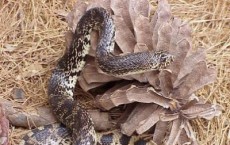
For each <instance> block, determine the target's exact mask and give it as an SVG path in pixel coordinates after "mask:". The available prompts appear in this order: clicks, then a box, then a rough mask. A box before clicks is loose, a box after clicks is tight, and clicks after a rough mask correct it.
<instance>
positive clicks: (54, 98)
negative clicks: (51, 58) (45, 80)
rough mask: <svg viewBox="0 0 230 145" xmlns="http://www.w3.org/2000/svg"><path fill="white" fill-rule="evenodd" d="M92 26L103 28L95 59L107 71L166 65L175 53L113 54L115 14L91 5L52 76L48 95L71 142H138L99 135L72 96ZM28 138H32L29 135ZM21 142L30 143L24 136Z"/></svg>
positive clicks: (88, 144) (124, 71) (117, 72)
mask: <svg viewBox="0 0 230 145" xmlns="http://www.w3.org/2000/svg"><path fill="white" fill-rule="evenodd" d="M93 28H99V30H100V38H99V43H98V45H97V49H96V57H95V58H96V63H97V65H98V66H99V68H100V69H101V70H102V71H103V72H105V73H107V74H110V75H114V76H120V75H129V74H134V73H141V72H145V71H150V70H156V69H161V68H165V67H166V66H167V65H168V64H169V63H170V62H171V61H173V56H172V55H170V54H168V53H164V52H139V53H130V54H126V55H114V54H113V47H114V43H115V42H114V36H115V27H114V23H113V20H112V17H111V15H110V14H109V13H108V12H107V11H106V10H105V9H103V8H92V9H90V10H88V11H86V13H85V14H84V15H83V16H82V18H81V19H80V21H79V23H78V25H77V28H76V31H75V33H74V37H73V40H72V43H71V46H70V48H69V50H68V51H67V52H66V53H65V54H64V56H63V57H62V58H61V59H60V60H59V62H58V64H57V67H56V68H55V69H54V70H53V73H52V76H51V78H50V81H49V86H48V95H49V102H50V105H51V106H52V109H53V113H54V114H55V115H56V117H57V118H58V120H60V121H61V122H62V123H63V124H64V125H65V126H67V127H68V128H69V129H71V130H72V144H74V145H96V144H102V145H112V144H113V145H115V144H116V145H118V144H122V145H125V144H136V145H138V144H137V142H138V140H136V141H134V140H135V139H131V138H129V137H127V136H124V135H120V137H119V138H120V139H118V140H116V141H115V139H114V138H111V136H115V135H113V134H106V135H99V136H100V137H98V136H97V135H96V133H95V130H94V127H93V123H92V120H91V118H90V117H89V114H88V113H87V111H86V110H85V109H84V108H83V107H82V106H81V105H80V104H79V103H78V102H77V101H76V100H74V99H73V92H74V88H75V84H76V83H77V79H78V76H79V74H80V72H81V70H82V69H83V67H84V65H85V56H86V55H87V54H88V51H89V48H90V33H91V31H92V29H93ZM49 127H50V126H49ZM46 128H48V127H46ZM50 129H51V127H50ZM40 130H43V129H40ZM50 132H52V131H50ZM43 134H45V133H43ZM30 137H32V135H30ZM33 137H35V138H36V137H37V139H38V138H39V137H38V136H37V135H36V133H35V134H33ZM26 138H27V140H29V137H28V136H27V137H26ZM122 138H123V139H122ZM124 138H129V139H128V141H127V139H126V141H124ZM34 140H36V139H34ZM131 140H133V141H132V142H133V143H131V142H130V141H131ZM134 142H136V143H134ZM139 142H140V141H139ZM22 144H30V143H29V142H28V141H26V139H25V138H24V141H23V143H22ZM50 144H54V143H50ZM59 144H63V143H59Z"/></svg>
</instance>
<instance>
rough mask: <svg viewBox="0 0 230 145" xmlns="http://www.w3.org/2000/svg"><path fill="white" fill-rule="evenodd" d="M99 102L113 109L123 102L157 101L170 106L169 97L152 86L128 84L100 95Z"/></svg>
mask: <svg viewBox="0 0 230 145" xmlns="http://www.w3.org/2000/svg"><path fill="white" fill-rule="evenodd" d="M98 98H99V99H98V100H97V103H98V104H99V106H101V107H103V108H104V109H107V110H108V109H111V108H113V107H115V106H119V105H122V104H129V103H133V102H141V103H155V104H158V105H160V106H162V107H164V108H169V106H170V104H169V103H170V102H169V99H167V98H164V97H162V96H161V95H160V94H159V93H157V92H156V91H155V90H154V89H153V88H152V87H148V86H141V85H134V84H132V85H130V84H129V85H126V86H122V87H117V86H116V90H115V91H112V92H111V91H108V92H106V93H105V94H103V95H102V96H98Z"/></svg>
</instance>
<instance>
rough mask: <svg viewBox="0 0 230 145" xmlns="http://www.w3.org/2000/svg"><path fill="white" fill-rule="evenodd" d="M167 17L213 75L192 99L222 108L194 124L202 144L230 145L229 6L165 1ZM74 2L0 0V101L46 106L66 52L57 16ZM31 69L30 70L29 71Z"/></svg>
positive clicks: (222, 0)
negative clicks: (179, 25) (187, 29)
mask: <svg viewBox="0 0 230 145" xmlns="http://www.w3.org/2000/svg"><path fill="white" fill-rule="evenodd" d="M169 3H170V4H171V8H172V12H173V14H174V15H175V16H178V17H180V18H182V19H184V20H187V21H188V22H189V24H190V25H191V27H192V28H193V48H194V49H195V48H197V47H200V46H203V47H205V48H206V50H207V59H208V62H209V64H210V65H212V66H213V65H214V66H216V68H217V71H218V78H217V81H216V82H215V83H214V84H211V85H209V86H206V87H204V88H203V89H201V90H200V91H199V92H198V93H197V94H199V95H200V96H202V97H204V98H205V99H206V100H207V101H210V102H212V103H218V104H220V105H222V106H223V107H224V110H225V111H224V112H223V114H222V115H221V116H220V117H218V118H215V119H213V120H211V121H206V120H201V119H197V120H195V121H193V127H194V130H195V131H196V132H197V138H198V140H199V142H200V144H202V145H211V144H212V145H214V144H215V145H226V144H230V122H229V118H230V103H229V102H230V79H229V78H230V36H229V34H230V28H229V26H230V9H229V7H230V1H226V0H216V1H213V0H205V1H200V0H189V1H177V0H170V1H169ZM73 4H74V1H73V0H72V1H70V0H69V1H67V2H65V3H64V2H63V1H62V0H50V1H45V0H41V1H34V0H31V1H29V0H11V1H10V2H8V1H7V0H1V2H0V6H1V9H0V13H1V17H0V19H1V20H0V22H1V23H0V38H1V40H0V42H1V43H0V48H1V49H0V53H1V58H0V61H1V62H0V63H1V65H0V73H1V77H0V96H1V97H3V98H5V99H9V100H12V98H11V96H10V93H11V90H12V88H15V87H19V88H22V89H23V90H24V91H25V94H26V97H27V101H26V102H25V103H24V104H23V106H24V110H25V111H29V110H30V109H31V107H34V106H44V105H47V95H46V91H47V80H48V78H49V76H50V72H51V70H52V69H53V67H54V66H55V63H56V61H57V59H58V58H59V57H60V56H61V55H62V54H63V52H64V50H65V44H64V42H65V38H64V34H65V31H66V30H67V24H66V23H65V22H64V21H62V20H61V19H60V17H58V16H57V15H56V12H60V11H61V12H63V11H67V12H68V11H70V10H71V8H72V6H73ZM31 70H33V71H31ZM26 131H28V130H25V129H20V128H15V127H13V126H12V127H11V133H10V143H11V144H17V141H19V139H20V137H21V135H22V134H24V133H25V132H26Z"/></svg>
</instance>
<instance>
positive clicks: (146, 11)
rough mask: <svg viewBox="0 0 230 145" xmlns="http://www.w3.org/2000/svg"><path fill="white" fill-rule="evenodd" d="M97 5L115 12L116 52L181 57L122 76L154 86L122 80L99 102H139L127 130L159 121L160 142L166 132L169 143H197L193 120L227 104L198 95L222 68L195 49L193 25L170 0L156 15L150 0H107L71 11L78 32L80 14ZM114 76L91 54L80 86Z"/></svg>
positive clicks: (87, 87) (102, 104) (105, 104)
mask: <svg viewBox="0 0 230 145" xmlns="http://www.w3.org/2000/svg"><path fill="white" fill-rule="evenodd" d="M97 6H100V7H104V8H106V9H108V10H110V11H112V12H113V13H114V16H113V19H114V22H115V25H116V37H115V41H116V44H117V48H116V49H117V50H116V51H115V53H117V54H119V55H120V54H124V53H130V52H137V51H146V50H153V51H169V52H170V53H172V54H174V56H175V61H174V62H173V63H172V64H171V65H170V67H169V68H168V70H163V71H157V72H156V71H155V72H148V73H145V74H139V75H132V76H128V77H126V76H124V77H122V78H120V79H125V80H136V81H138V82H141V83H148V84H150V85H141V84H140V83H137V82H136V83H128V84H122V85H121V84H120V83H117V84H116V85H115V86H114V87H112V88H110V89H108V90H107V91H106V92H105V93H104V94H102V95H98V96H97V102H96V103H97V105H99V106H100V107H102V108H103V109H106V110H109V109H111V108H113V107H116V106H119V105H124V104H130V103H133V102H139V104H137V105H136V106H135V108H134V109H133V110H132V111H131V112H130V115H129V116H128V118H127V120H125V121H124V122H122V123H121V129H122V132H123V133H124V134H126V135H132V134H133V133H135V132H137V133H138V134H143V133H145V132H146V131H148V130H149V129H151V128H152V127H153V126H156V130H155V132H154V134H153V141H154V142H155V143H156V144H162V143H163V141H164V140H165V136H167V137H166V138H167V139H166V144H168V145H169V144H184V143H188V142H190V143H191V144H197V141H196V138H195V135H194V133H193V130H192V127H191V125H190V123H189V120H191V119H194V118H197V117H199V118H205V119H209V120H210V119H212V118H213V117H214V116H219V115H220V114H221V110H222V109H221V107H220V106H219V105H216V104H209V103H205V102H204V101H203V100H202V99H200V98H199V97H198V96H196V95H195V94H194V92H195V91H197V90H198V89H200V88H201V87H203V86H204V85H206V84H209V83H212V82H214V81H215V79H216V71H215V69H213V68H208V67H207V64H206V60H205V51H204V49H203V48H199V49H198V50H197V51H195V52H193V51H192V50H191V45H192V43H191V29H190V28H189V26H188V24H187V23H185V22H183V21H182V20H181V19H179V18H177V17H174V16H173V15H172V14H171V10H170V6H169V4H168V2H167V1H166V0H161V1H159V2H158V8H157V10H156V12H155V13H154V15H153V16H151V15H150V13H151V6H150V4H149V2H148V1H147V0H142V1H138V2H137V1H132V0H130V1H122V0H120V1H115V0H114V1H113V0H111V1H103V0H102V1H100V2H99V3H98V2H94V1H92V2H89V3H85V2H83V1H78V2H77V4H76V6H75V8H74V10H73V11H72V12H71V13H70V14H69V15H68V16H67V20H68V23H69V26H70V28H72V29H71V30H72V31H73V32H74V31H75V29H74V28H75V27H76V25H77V22H78V19H79V18H80V17H79V16H81V15H82V14H83V13H84V11H86V10H87V9H89V8H92V7H97ZM67 38H71V37H67ZM92 38H95V40H92V49H93V50H95V48H96V43H95V42H96V41H97V35H96V34H94V36H92ZM67 47H68V45H67ZM92 54H94V53H92ZM92 56H93V55H92ZM110 81H118V78H115V77H111V76H107V75H105V74H103V72H101V71H100V70H99V69H98V68H97V66H96V64H95V61H94V58H93V57H92V58H89V60H88V64H87V66H86V69H84V70H83V72H82V75H81V79H80V81H79V84H80V86H81V87H82V88H83V89H84V90H85V91H88V90H90V89H92V88H95V87H98V86H101V85H104V84H106V83H108V82H110ZM119 82H120V81H119ZM143 103H144V104H143ZM161 122H163V123H164V126H162V125H161V124H162V123H161ZM159 124H160V125H159ZM169 126H170V127H169ZM162 130H163V131H164V132H162ZM168 132H170V133H168Z"/></svg>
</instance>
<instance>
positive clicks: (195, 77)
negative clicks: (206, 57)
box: [171, 61, 216, 99]
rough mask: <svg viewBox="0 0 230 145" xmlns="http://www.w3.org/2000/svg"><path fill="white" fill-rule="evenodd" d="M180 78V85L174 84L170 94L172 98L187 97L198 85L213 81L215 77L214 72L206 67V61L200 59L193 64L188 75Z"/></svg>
mask: <svg viewBox="0 0 230 145" xmlns="http://www.w3.org/2000/svg"><path fill="white" fill-rule="evenodd" d="M182 79H183V81H182ZM182 79H181V83H180V85H179V86H176V88H175V89H174V90H173V92H172V94H171V96H172V97H173V98H177V99H187V98H188V97H189V96H190V95H191V94H192V93H193V92H194V91H196V90H197V89H199V88H200V87H202V86H204V85H206V84H208V83H211V82H213V81H214V80H215V79H216V72H215V71H214V70H213V69H208V68H207V65H206V63H205V62H204V61H201V62H199V63H197V64H196V65H195V66H194V68H193V70H192V72H191V73H190V74H189V75H187V76H185V77H184V78H182Z"/></svg>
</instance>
